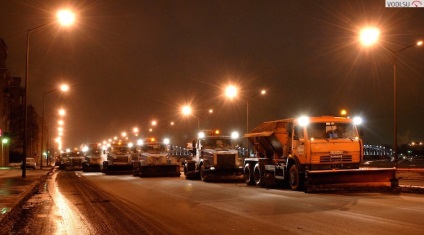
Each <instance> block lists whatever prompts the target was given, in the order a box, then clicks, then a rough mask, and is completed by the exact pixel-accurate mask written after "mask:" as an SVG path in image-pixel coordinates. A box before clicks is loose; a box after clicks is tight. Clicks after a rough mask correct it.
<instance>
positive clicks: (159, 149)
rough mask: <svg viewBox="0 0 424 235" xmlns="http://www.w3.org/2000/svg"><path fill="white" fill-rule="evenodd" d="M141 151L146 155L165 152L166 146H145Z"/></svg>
mask: <svg viewBox="0 0 424 235" xmlns="http://www.w3.org/2000/svg"><path fill="white" fill-rule="evenodd" d="M141 151H142V152H148V153H159V152H165V151H166V146H165V145H163V144H146V145H143V146H142V147H141Z"/></svg>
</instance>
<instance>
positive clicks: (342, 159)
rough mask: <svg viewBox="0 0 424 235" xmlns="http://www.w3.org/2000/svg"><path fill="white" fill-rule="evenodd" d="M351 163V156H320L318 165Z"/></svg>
mask: <svg viewBox="0 0 424 235" xmlns="http://www.w3.org/2000/svg"><path fill="white" fill-rule="evenodd" d="M335 162H336V163H342V162H352V155H343V156H342V155H337V156H321V157H320V163H335Z"/></svg>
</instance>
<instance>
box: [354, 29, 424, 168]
mask: <svg viewBox="0 0 424 235" xmlns="http://www.w3.org/2000/svg"><path fill="white" fill-rule="evenodd" d="M379 35H380V31H379V30H378V29H376V28H366V29H364V30H363V31H362V32H361V34H360V41H361V43H362V44H363V45H365V46H371V45H373V44H375V43H377V42H378V38H379ZM422 44H423V42H422V41H418V42H416V43H413V44H410V45H408V46H405V47H403V48H401V49H399V50H392V49H390V48H388V47H385V46H383V45H381V46H382V47H383V48H384V49H386V50H388V51H389V52H390V53H391V54H392V57H393V154H394V157H395V168H397V162H398V156H397V90H396V89H397V88H396V83H397V82H396V67H397V60H398V54H399V52H402V51H404V50H406V49H408V48H410V47H413V46H421V45H422Z"/></svg>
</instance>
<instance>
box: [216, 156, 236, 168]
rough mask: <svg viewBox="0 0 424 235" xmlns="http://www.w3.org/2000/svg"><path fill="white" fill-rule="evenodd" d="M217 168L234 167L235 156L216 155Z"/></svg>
mask: <svg viewBox="0 0 424 235" xmlns="http://www.w3.org/2000/svg"><path fill="white" fill-rule="evenodd" d="M216 157H217V166H221V167H235V166H236V155H235V154H217V155H216Z"/></svg>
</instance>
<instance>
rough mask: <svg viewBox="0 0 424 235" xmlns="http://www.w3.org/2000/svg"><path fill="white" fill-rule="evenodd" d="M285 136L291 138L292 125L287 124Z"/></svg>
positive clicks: (290, 123)
mask: <svg viewBox="0 0 424 235" xmlns="http://www.w3.org/2000/svg"><path fill="white" fill-rule="evenodd" d="M286 129H287V134H288V136H289V137H290V138H291V137H292V132H293V123H292V122H289V123H287V128H286Z"/></svg>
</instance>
